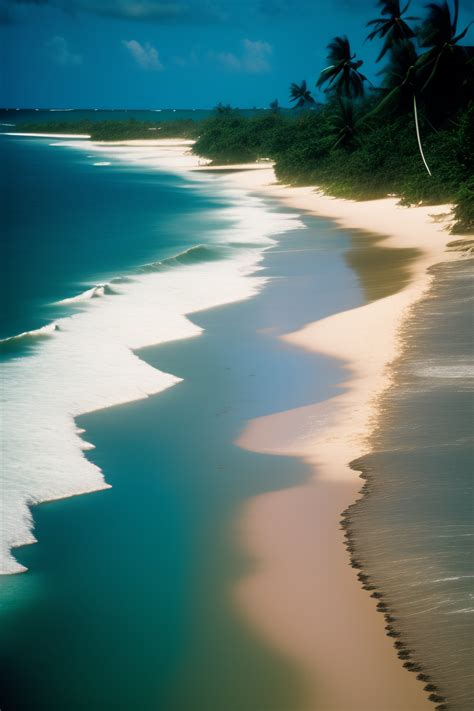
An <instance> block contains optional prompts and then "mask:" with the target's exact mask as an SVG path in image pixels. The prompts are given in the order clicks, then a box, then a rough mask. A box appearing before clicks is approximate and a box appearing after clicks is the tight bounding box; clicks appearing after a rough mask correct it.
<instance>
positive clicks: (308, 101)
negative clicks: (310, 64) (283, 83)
mask: <svg viewBox="0 0 474 711" xmlns="http://www.w3.org/2000/svg"><path fill="white" fill-rule="evenodd" d="M290 101H296V104H294V106H293V108H295V109H302V108H304V107H305V106H314V105H315V104H316V102H315V100H314V98H313V96H312V95H311V92H310V90H309V89H308V87H307V84H306V80H305V79H303V81H302V82H301V84H295V82H293V84H291V86H290Z"/></svg>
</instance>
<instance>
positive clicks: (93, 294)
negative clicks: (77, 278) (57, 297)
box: [57, 284, 106, 304]
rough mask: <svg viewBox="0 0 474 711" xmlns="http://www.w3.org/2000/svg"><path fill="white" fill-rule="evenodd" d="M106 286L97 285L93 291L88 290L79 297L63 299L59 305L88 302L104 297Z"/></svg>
mask: <svg viewBox="0 0 474 711" xmlns="http://www.w3.org/2000/svg"><path fill="white" fill-rule="evenodd" d="M105 286H106V285H105V284H97V285H96V286H93V287H92V288H91V289H86V291H83V292H81V293H80V294H78V295H77V296H70V297H69V298H67V299H61V301H58V302H57V303H58V304H75V303H78V302H80V301H88V300H89V299H94V298H97V297H99V296H104V294H105Z"/></svg>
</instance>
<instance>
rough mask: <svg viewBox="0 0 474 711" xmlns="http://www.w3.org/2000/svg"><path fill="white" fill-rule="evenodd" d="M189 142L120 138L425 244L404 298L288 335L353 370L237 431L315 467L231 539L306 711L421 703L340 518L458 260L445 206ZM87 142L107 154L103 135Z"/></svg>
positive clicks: (246, 602) (179, 163)
mask: <svg viewBox="0 0 474 711" xmlns="http://www.w3.org/2000/svg"><path fill="white" fill-rule="evenodd" d="M58 137H59V136H58ZM191 143H192V142H189V141H164V140H157V141H155V140H148V141H137V142H135V141H126V142H121V143H120V145H121V146H123V149H124V151H126V153H124V158H127V159H128V158H129V157H130V155H132V154H130V155H129V153H128V150H127V147H128V149H130V150H131V151H133V158H134V159H135V160H137V162H142V161H143V162H146V163H149V164H150V165H157V166H160V165H161V166H162V165H165V164H166V165H167V166H168V167H170V168H171V167H172V166H174V168H175V169H176V170H182V169H184V170H185V171H187V172H189V171H193V170H194V171H196V172H197V171H199V170H205V171H207V172H209V171H213V170H215V173H216V180H219V181H227V182H229V184H231V185H234V186H240V187H241V188H242V189H244V190H251V191H255V192H257V193H262V194H265V195H268V196H271V197H272V198H276V199H278V200H280V201H281V202H282V203H283V204H285V205H287V206H288V207H291V208H294V209H297V210H300V211H302V212H309V213H312V214H314V215H319V216H324V217H329V218H331V219H333V220H334V221H335V222H337V223H338V224H339V225H341V226H343V227H346V228H352V229H361V230H364V231H368V232H371V233H379V234H382V235H387V237H386V239H385V240H384V241H383V243H381V245H380V249H383V248H384V247H390V248H407V247H408V248H417V249H418V250H419V257H418V258H417V259H416V260H415V261H414V262H413V263H412V266H411V275H412V279H411V281H410V283H409V284H408V285H407V286H406V287H404V288H403V289H402V290H401V291H399V292H398V293H396V294H394V295H392V296H389V297H386V298H383V299H379V300H378V301H374V302H371V303H370V304H368V305H366V306H363V307H360V308H356V309H353V310H351V311H347V312H343V313H339V314H336V315H334V316H332V317H330V318H327V319H323V320H321V321H318V322H315V323H310V324H307V325H306V326H305V327H304V328H303V329H301V330H300V331H298V332H295V333H289V334H286V335H285V336H284V337H283V339H284V340H285V341H286V342H287V343H290V344H292V345H293V346H295V347H300V348H304V349H307V350H309V351H313V352H316V353H323V354H327V355H330V356H332V357H334V358H337V359H339V360H340V361H341V362H342V363H343V365H344V368H345V369H346V370H347V379H346V380H345V381H344V382H342V383H341V384H340V385H341V393H340V394H339V395H337V396H336V397H334V398H332V399H331V400H328V401H326V402H323V403H319V404H314V405H310V406H307V407H303V408H298V409H295V410H291V411H286V412H280V413H276V414H274V415H271V416H268V417H263V418H259V419H257V420H254V421H251V422H250V423H249V424H248V426H247V428H246V429H245V431H244V432H242V434H241V436H240V438H239V440H238V444H239V446H241V447H244V448H247V449H249V450H252V451H257V452H265V453H273V454H276V455H286V456H292V457H294V456H296V457H299V458H301V459H303V460H304V461H305V462H307V463H308V465H309V466H310V467H311V469H312V471H313V476H312V477H310V478H309V480H308V481H307V483H306V484H305V485H303V486H295V487H292V488H290V489H285V490H281V491H277V492H272V493H269V494H263V495H261V496H259V497H257V498H255V499H252V500H250V501H249V502H248V504H247V506H246V508H245V510H244V511H243V512H242V515H241V517H240V520H239V522H238V535H239V536H240V539H241V541H242V545H243V546H244V548H245V551H246V553H247V554H248V555H249V556H250V557H251V558H252V559H253V561H254V566H253V569H252V571H251V573H250V574H249V575H248V576H247V577H245V578H244V579H242V580H241V581H240V582H239V583H238V585H237V587H236V589H235V596H236V600H237V603H238V605H239V606H240V608H241V610H242V612H243V614H244V615H245V617H246V619H247V620H250V621H251V623H252V624H253V626H254V627H255V629H257V630H259V631H260V633H261V634H262V636H263V637H264V638H265V639H266V640H267V641H268V642H269V643H270V644H272V645H273V646H274V647H276V648H277V649H278V650H280V651H281V652H282V653H283V654H284V655H286V656H287V657H288V658H291V659H292V660H294V661H296V662H297V664H298V666H299V667H300V668H301V669H302V670H303V671H304V675H305V678H306V684H307V699H308V701H307V704H306V705H305V710H306V711H353V710H356V709H357V710H360V711H417V710H418V709H420V710H421V709H426V710H427V711H428V710H429V709H432V708H433V706H432V705H431V703H430V702H428V701H427V700H426V696H427V694H426V693H425V692H424V690H423V684H422V683H420V682H419V681H417V679H416V677H415V675H414V674H410V673H408V672H407V671H406V670H405V669H403V667H402V664H401V662H400V660H399V659H398V658H397V656H396V654H395V651H394V649H393V646H392V642H391V640H390V638H388V637H387V636H386V634H385V630H384V625H385V622H384V619H383V616H382V615H380V614H377V612H376V600H374V599H372V598H371V597H370V596H369V594H368V593H367V592H366V591H364V590H363V589H362V588H361V585H360V582H359V581H358V579H357V576H356V573H355V571H354V569H353V568H351V567H350V565H349V556H348V553H347V551H346V549H345V547H344V540H343V532H342V530H341V528H340V523H339V522H340V517H341V513H342V511H343V510H345V509H346V508H347V506H348V505H349V504H351V503H352V502H353V501H354V500H355V499H356V498H357V496H358V493H359V490H360V488H361V481H360V479H359V478H358V476H357V474H356V473H355V472H354V471H353V470H352V469H350V467H349V462H350V461H352V460H353V459H355V458H357V457H359V456H361V455H362V454H365V453H367V452H368V451H369V447H370V444H369V435H370V433H371V431H372V430H373V427H374V424H375V422H376V417H377V399H378V397H379V396H380V395H381V393H382V392H383V391H384V389H385V388H386V387H387V386H388V384H389V382H390V368H389V364H390V362H391V361H392V360H393V359H394V358H395V357H396V356H397V355H398V354H399V352H400V347H401V345H400V342H399V339H398V333H399V329H400V326H401V324H402V322H403V321H404V319H406V317H407V315H408V314H409V312H410V307H411V306H412V305H413V304H414V303H415V302H416V301H417V300H418V299H420V298H421V297H422V296H423V294H424V293H425V292H426V290H427V289H428V287H429V284H430V276H429V274H428V272H427V270H428V268H429V267H430V266H431V265H433V264H435V263H437V262H439V261H441V260H443V259H447V258H453V255H452V254H447V253H446V251H445V248H446V244H447V243H448V242H450V241H452V240H453V237H452V236H451V235H450V234H449V233H448V232H447V231H444V230H443V227H444V223H445V220H444V217H443V215H446V213H448V212H449V206H436V207H428V208H427V207H417V208H400V207H398V206H397V205H396V202H397V201H396V200H395V199H385V200H377V201H371V202H351V201H346V200H337V199H332V198H329V197H327V196H324V195H321V194H319V193H317V192H315V191H314V190H313V189H311V188H289V187H285V186H282V185H278V184H276V182H275V176H274V172H273V169H272V168H271V166H269V165H268V163H267V164H265V163H259V164H254V165H252V166H245V167H247V168H248V170H244V169H243V168H244V166H235V168H236V171H235V172H234V173H232V174H230V173H229V171H231V170H232V166H223V167H219V168H216V169H213V168H211V167H210V166H207V165H206V161H205V160H204V159H198V158H197V157H195V156H192V155H190V152H189V148H190V144H191ZM94 145H95V147H96V150H98V151H99V152H100V151H102V150H103V151H104V152H105V151H106V150H107V148H106V146H107V145H108V144H94ZM116 145H117V144H116ZM152 146H153V148H154V151H149V150H148V149H149V148H151V147H152ZM141 149H143V153H142V152H141ZM168 162H169V165H168ZM237 168H238V169H237ZM256 168H258V169H256ZM196 178H197V176H196ZM291 711H303V709H291Z"/></svg>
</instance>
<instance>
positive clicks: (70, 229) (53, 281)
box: [0, 136, 230, 338]
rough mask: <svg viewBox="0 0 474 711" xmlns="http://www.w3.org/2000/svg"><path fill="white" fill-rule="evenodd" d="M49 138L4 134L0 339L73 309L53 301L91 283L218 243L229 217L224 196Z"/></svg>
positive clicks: (0, 150) (0, 145)
mask: <svg viewBox="0 0 474 711" xmlns="http://www.w3.org/2000/svg"><path fill="white" fill-rule="evenodd" d="M56 142H57V141H56ZM50 143H54V141H52V140H51V139H49V140H48V139H34V138H28V139H24V138H14V137H6V136H0V159H1V162H2V166H3V169H2V171H1V181H2V182H1V193H0V194H1V198H0V199H1V212H2V228H3V229H2V235H3V237H2V247H1V249H2V297H3V298H2V301H3V309H2V321H1V330H0V337H1V338H5V337H8V336H13V335H15V334H17V333H21V332H23V331H29V330H31V329H36V328H39V327H41V326H44V325H45V324H46V323H49V322H51V321H52V320H53V319H54V318H56V317H58V316H60V315H64V314H65V313H68V311H67V310H65V309H64V307H57V306H56V307H55V306H53V304H54V302H57V301H58V300H60V299H64V298H68V297H72V296H75V295H77V294H78V293H80V292H81V291H84V290H85V289H86V288H87V287H88V286H94V285H96V284H98V283H100V282H101V281H107V280H108V279H111V278H113V277H115V276H117V275H119V274H121V273H123V272H125V271H127V270H130V269H133V268H136V267H139V266H141V265H143V264H146V263H148V262H153V261H156V260H158V259H164V258H166V257H170V256H173V255H176V254H179V253H180V252H182V251H184V250H186V249H188V248H189V247H192V246H193V245H197V244H200V243H202V242H210V243H212V242H213V236H215V235H216V234H217V232H218V231H219V230H221V229H222V228H223V227H224V226H226V225H227V224H228V223H227V220H223V218H222V217H221V216H220V215H219V212H218V210H216V208H217V207H219V206H220V207H222V206H223V205H226V204H227V205H228V204H230V203H229V201H227V202H226V200H225V198H224V196H221V198H220V199H219V198H217V197H214V196H212V195H211V194H210V193H209V192H206V191H203V190H201V191H199V190H198V187H197V186H195V187H194V188H192V186H191V187H190V189H189V190H180V187H182V186H183V185H184V184H185V182H186V181H184V179H183V178H180V177H179V176H178V175H172V174H169V173H163V172H158V171H152V170H146V169H144V168H142V167H141V166H139V165H132V164H130V165H127V164H124V163H123V162H122V161H118V160H115V161H114V159H113V158H112V159H110V158H107V160H104V159H103V158H102V157H101V156H100V155H99V156H98V155H93V154H91V153H89V152H88V151H72V150H67V149H64V148H61V147H59V146H58V147H54V146H51V145H50ZM110 161H111V162H110ZM100 162H110V165H95V164H96V163H100ZM186 185H188V186H189V183H186ZM196 213H199V221H195V219H194V217H195V215H196ZM178 215H179V220H178V217H177V216H178Z"/></svg>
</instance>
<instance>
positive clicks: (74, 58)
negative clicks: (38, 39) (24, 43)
mask: <svg viewBox="0 0 474 711" xmlns="http://www.w3.org/2000/svg"><path fill="white" fill-rule="evenodd" d="M46 46H47V47H48V49H49V51H50V52H51V56H52V58H53V59H54V61H55V62H56V63H57V64H61V65H62V66H64V67H66V66H77V65H78V64H82V56H81V55H80V54H75V53H74V52H71V50H70V49H69V44H68V42H67V40H65V39H64V37H59V36H56V37H53V39H52V40H50V41H49V42H47V43H46Z"/></svg>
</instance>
